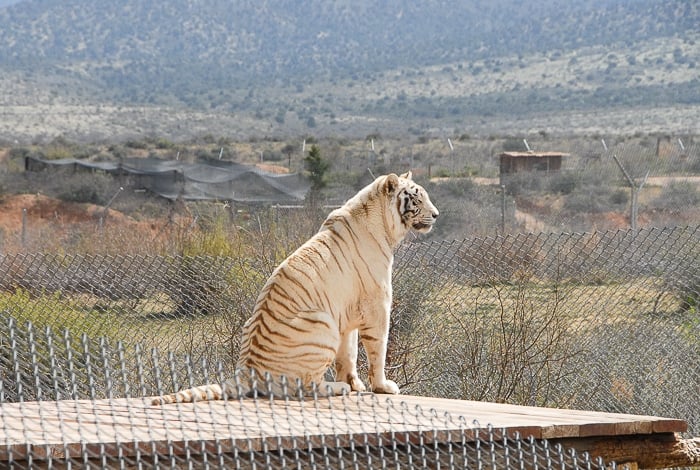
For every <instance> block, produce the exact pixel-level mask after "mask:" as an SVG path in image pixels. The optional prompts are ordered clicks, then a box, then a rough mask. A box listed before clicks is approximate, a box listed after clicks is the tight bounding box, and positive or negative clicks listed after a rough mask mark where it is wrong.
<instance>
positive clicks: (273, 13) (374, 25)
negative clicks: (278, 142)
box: [0, 0, 700, 138]
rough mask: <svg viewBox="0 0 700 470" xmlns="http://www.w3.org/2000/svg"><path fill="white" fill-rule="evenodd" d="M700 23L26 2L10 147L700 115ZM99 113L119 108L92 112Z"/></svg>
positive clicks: (568, 5) (7, 33) (683, 9)
mask: <svg viewBox="0 0 700 470" xmlns="http://www.w3.org/2000/svg"><path fill="white" fill-rule="evenodd" d="M697 24H700V7H699V6H698V4H697V3H696V2H687V1H683V0H672V1H661V0H637V1H635V2H618V1H612V0H587V1H583V2H567V1H563V0H546V1H541V2H530V1H528V2H517V1H515V0H496V1H492V2H479V1H468V0H462V1H459V2H449V3H448V2H444V1H442V0H429V1H426V2H420V3H419V4H413V3H406V2H402V1H399V0H392V1H388V2H378V3H375V2H370V1H369V0H359V1H355V2H348V1H344V0H336V1H332V2H328V1H323V0H309V1H305V2H289V1H285V0H269V1H265V2H259V1H252V0H237V1H235V2H229V1H222V0H197V1H195V0H171V1H169V2H155V1H145V2H144V1H139V0H125V1H122V2H111V1H107V0H90V1H89V0H23V1H21V2H19V3H16V4H14V5H10V6H7V7H5V8H2V9H0V30H2V31H3V34H2V35H1V36H0V85H2V86H3V89H6V90H9V91H10V92H9V93H6V94H4V96H3V97H2V98H0V100H2V103H0V104H2V105H3V106H4V107H6V112H5V114H4V115H3V117H2V118H0V119H2V120H3V121H4V122H1V123H0V138H2V137H5V138H11V137H12V135H11V134H12V132H13V129H12V128H11V127H7V126H9V124H7V123H8V122H10V123H11V122H17V123H18V124H17V126H19V128H18V129H14V130H15V131H16V132H17V133H18V134H19V135H20V137H23V136H24V135H25V134H26V133H32V132H33V133H34V134H35V135H36V134H41V133H42V132H44V133H48V134H52V133H55V130H53V129H51V126H50V121H51V115H52V114H53V113H58V114H60V115H62V116H70V117H73V116H76V115H78V116H91V118H92V119H93V120H95V119H96V120H98V121H99V120H100V118H99V115H100V114H103V116H102V119H104V120H106V121H108V124H114V123H115V122H120V123H122V124H125V123H127V124H128V126H127V127H128V129H125V130H123V131H122V133H125V132H126V133H128V132H131V133H136V134H139V133H144V132H146V133H147V132H153V131H154V130H155V131H164V132H165V133H168V132H171V133H172V132H173V122H172V121H175V125H177V123H179V122H182V121H183V120H185V121H190V122H191V121H192V120H193V119H195V120H196V118H193V116H192V115H185V116H182V115H176V113H181V112H184V113H207V116H206V118H203V119H206V120H207V124H206V125H205V126H203V127H209V126H210V125H211V124H210V123H211V122H213V121H215V119H213V116H212V115H214V116H217V117H218V118H220V119H223V120H224V121H226V120H227V119H228V117H229V116H231V115H235V117H233V118H232V121H235V122H233V123H230V125H227V126H225V127H227V128H229V129H233V132H236V131H238V132H240V133H242V134H251V133H253V134H254V133H257V134H261V133H270V132H272V133H287V134H294V133H300V132H308V131H309V130H311V131H312V132H315V133H318V132H321V133H324V132H325V133H344V132H355V133H360V134H361V133H363V132H371V131H372V129H381V130H382V131H386V132H394V131H397V132H406V131H407V130H409V129H410V128H413V129H431V128H434V127H438V128H445V127H447V128H451V127H453V126H454V125H455V124H456V123H459V122H463V121H464V120H465V119H466V120H469V119H474V120H475V122H476V123H478V120H477V119H476V117H478V118H479V119H483V118H487V119H489V120H496V119H502V118H504V117H507V116H506V115H507V114H509V113H513V112H525V111H527V112H529V113H539V114H540V115H543V116H546V115H549V114H551V113H559V112H561V111H566V112H567V113H568V112H571V111H580V112H584V113H588V112H590V111H591V110H592V109H596V110H600V109H603V108H604V109H611V110H612V109H614V110H627V109H629V108H639V107H640V106H641V107H644V108H651V109H657V108H665V107H676V106H677V105H680V106H681V107H687V106H690V107H692V109H691V110H690V111H689V114H691V115H696V114H695V111H696V109H695V106H698V105H699V104H700V91H698V90H700V83H698V79H697V75H698V74H697V68H696V66H697V63H698V61H700V47H699V46H698V41H700V33H699V32H698V30H697ZM35 105H48V106H52V107H55V108H51V109H49V110H48V111H49V112H45V111H40V113H39V114H40V115H41V116H42V119H46V120H48V121H49V123H46V122H42V119H37V118H36V117H34V116H30V117H29V118H28V119H29V127H30V128H31V127H32V126H33V127H34V130H24V129H22V128H21V126H22V122H23V121H24V120H25V119H27V113H29V114H31V112H30V111H31V110H29V111H28V110H27V109H26V108H25V109H15V108H13V107H16V106H20V107H21V106H35ZM94 105H102V106H104V108H101V109H100V110H99V112H97V111H95V110H94V108H93V109H92V110H90V109H87V110H86V109H83V108H81V107H82V106H94ZM110 106H115V107H121V111H124V110H126V111H127V113H128V112H130V107H134V106H147V107H148V108H149V109H150V110H153V109H155V112H154V114H155V115H159V114H161V115H162V114H170V116H169V117H168V120H169V121H170V122H169V123H168V124H167V125H162V123H161V122H159V123H153V119H152V118H149V119H146V121H147V122H148V124H147V126H146V129H144V128H143V126H140V127H137V126H134V125H133V123H132V121H133V119H131V117H132V116H130V115H127V116H124V115H122V116H121V117H119V116H116V115H115V114H113V113H112V111H111V108H110ZM124 107H127V108H124ZM32 109H35V108H32ZM683 113H684V111H682V110H681V115H683ZM45 116H46V117H45ZM163 119H164V118H162V117H161V118H160V120H159V121H162V120H163ZM239 121H244V122H243V123H242V124H238V122H239ZM245 121H248V122H245ZM558 121H560V122H566V121H567V120H566V119H558ZM81 125H82V127H84V128H85V129H83V130H80V129H76V128H75V127H78V128H79V127H81ZM555 125H556V124H555ZM149 126H154V127H152V128H151V127H149ZM329 126H330V127H329ZM673 126H675V127H680V129H678V130H687V129H684V128H683V126H684V124H683V120H682V119H681V122H680V123H678V122H674V123H672V126H671V127H673ZM93 127H94V123H93V122H91V121H88V122H82V123H75V125H74V126H73V128H67V129H66V128H64V129H59V132H58V133H65V134H71V135H73V134H75V135H80V134H81V133H82V134H83V135H84V134H85V133H86V132H89V129H90V128H93ZM543 127H546V126H543ZM383 128H386V130H384V129H383ZM104 132H106V133H107V135H109V132H116V133H117V134H119V133H120V132H119V130H118V129H116V128H112V129H105V131H104ZM99 134H100V133H99V132H98V135H99Z"/></svg>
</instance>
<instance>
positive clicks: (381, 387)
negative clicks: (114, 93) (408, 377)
mask: <svg viewBox="0 0 700 470" xmlns="http://www.w3.org/2000/svg"><path fill="white" fill-rule="evenodd" d="M372 391H373V392H374V393H386V394H389V395H398V394H399V393H401V392H400V390H399V386H398V385H396V382H394V381H393V380H386V381H384V383H381V384H378V385H373V386H372Z"/></svg>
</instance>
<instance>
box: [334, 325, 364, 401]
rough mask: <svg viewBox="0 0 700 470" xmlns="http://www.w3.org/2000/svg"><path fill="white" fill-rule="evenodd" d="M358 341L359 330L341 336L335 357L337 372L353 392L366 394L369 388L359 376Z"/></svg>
mask: <svg viewBox="0 0 700 470" xmlns="http://www.w3.org/2000/svg"><path fill="white" fill-rule="evenodd" d="M357 340H358V333H357V330H352V331H350V332H348V333H346V334H344V335H343V336H341V338H340V345H339V347H338V354H337V355H336V357H335V372H336V377H337V378H338V380H340V381H342V382H346V383H347V384H348V385H350V389H351V390H353V391H355V392H364V391H365V390H366V389H367V387H365V384H364V383H363V382H362V380H360V377H359V376H358V374H357V347H358V343H357ZM342 382H341V383H342Z"/></svg>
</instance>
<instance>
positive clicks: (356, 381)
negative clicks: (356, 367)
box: [348, 376, 367, 392]
mask: <svg viewBox="0 0 700 470" xmlns="http://www.w3.org/2000/svg"><path fill="white" fill-rule="evenodd" d="M348 382H349V383H350V388H351V389H352V391H353V392H364V391H365V390H367V387H365V384H364V382H362V380H360V378H359V377H357V376H356V377H350V378H349V381H348Z"/></svg>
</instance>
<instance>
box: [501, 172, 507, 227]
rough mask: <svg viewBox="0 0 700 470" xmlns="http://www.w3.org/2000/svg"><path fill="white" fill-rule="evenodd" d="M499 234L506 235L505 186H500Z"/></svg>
mask: <svg viewBox="0 0 700 470" xmlns="http://www.w3.org/2000/svg"><path fill="white" fill-rule="evenodd" d="M501 233H502V234H504V235H505V233H506V185H505V184H502V185H501Z"/></svg>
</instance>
